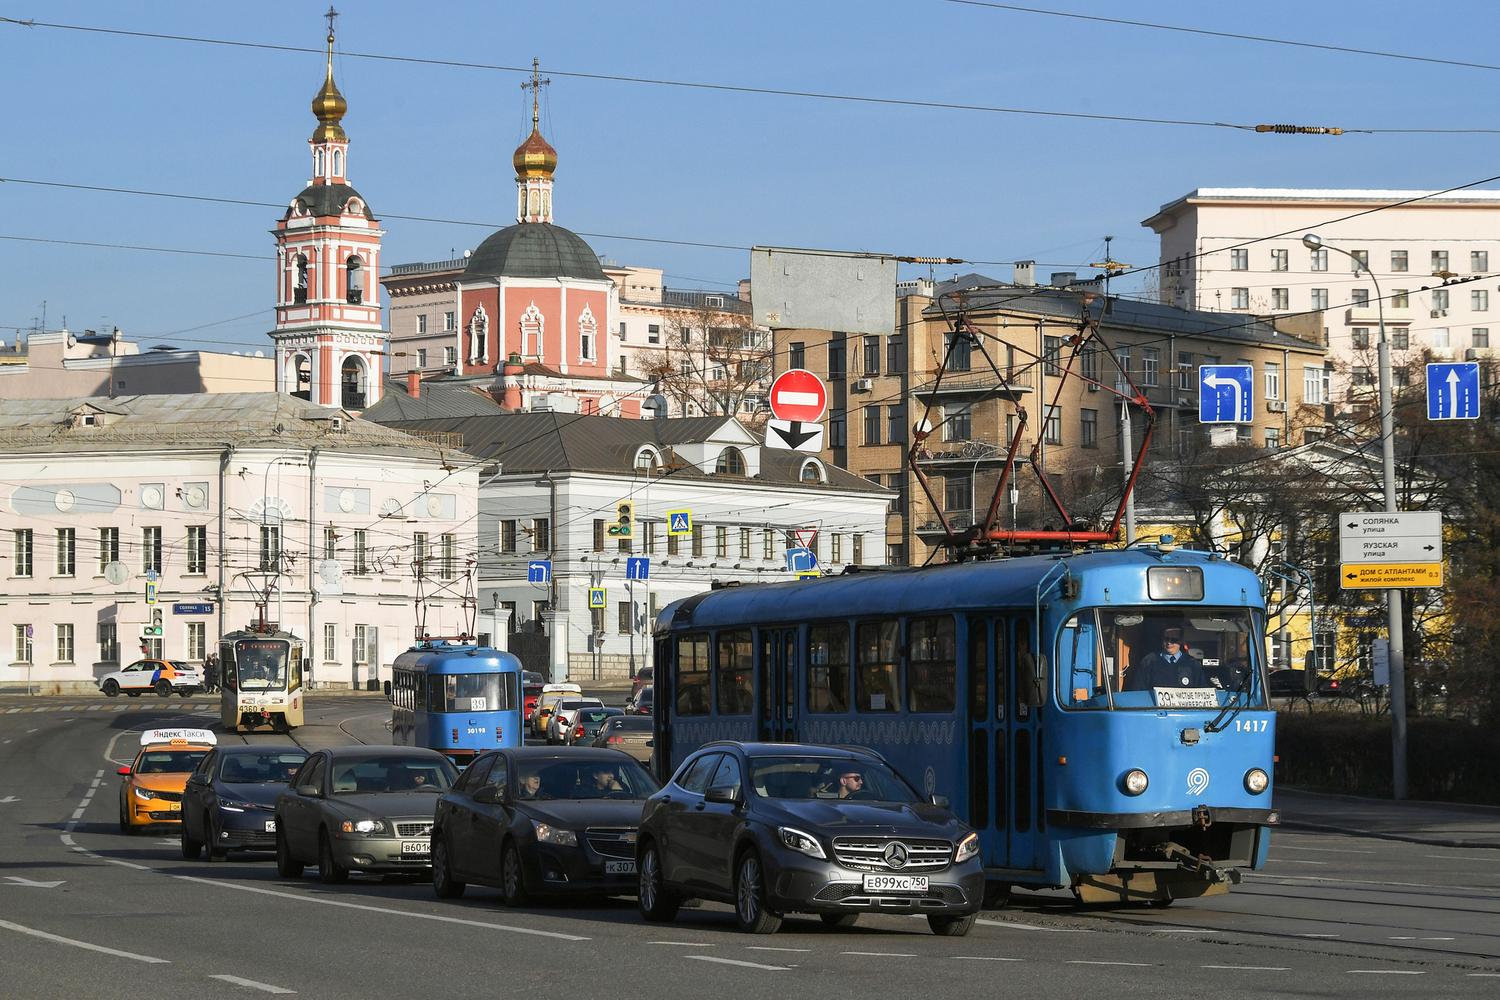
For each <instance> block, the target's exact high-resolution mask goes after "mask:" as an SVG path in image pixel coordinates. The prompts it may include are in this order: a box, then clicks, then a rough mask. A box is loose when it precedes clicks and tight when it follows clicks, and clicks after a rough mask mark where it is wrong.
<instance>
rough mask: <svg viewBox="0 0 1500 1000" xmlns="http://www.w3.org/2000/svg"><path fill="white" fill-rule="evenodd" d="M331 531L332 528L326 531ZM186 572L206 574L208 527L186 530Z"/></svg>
mask: <svg viewBox="0 0 1500 1000" xmlns="http://www.w3.org/2000/svg"><path fill="white" fill-rule="evenodd" d="M326 530H327V531H332V530H333V529H332V528H329V529H326ZM187 571H188V575H189V576H193V575H197V574H203V573H207V572H208V526H207V525H206V524H190V525H188V530H187Z"/></svg>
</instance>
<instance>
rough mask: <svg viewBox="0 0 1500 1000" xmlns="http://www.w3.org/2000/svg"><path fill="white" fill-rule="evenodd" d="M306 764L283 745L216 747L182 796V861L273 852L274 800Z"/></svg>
mask: <svg viewBox="0 0 1500 1000" xmlns="http://www.w3.org/2000/svg"><path fill="white" fill-rule="evenodd" d="M306 759H307V751H306V750H303V749H302V748H301V747H298V746H293V745H292V744H290V743H287V744H266V743H259V744H255V745H253V746H231V747H225V746H221V747H215V748H214V750H213V751H212V752H211V753H210V754H209V755H208V756H207V757H204V758H203V761H202V762H201V763H200V764H199V765H198V768H197V770H195V771H194V772H193V773H192V776H191V777H189V778H188V783H187V789H186V790H185V791H184V792H183V795H182V834H181V835H182V856H183V857H184V858H187V859H189V860H193V859H196V858H199V857H206V858H207V859H208V860H209V861H217V860H219V859H220V858H222V857H224V856H225V855H226V854H227V853H229V852H230V851H233V850H249V851H270V850H274V849H275V847H276V796H278V795H279V794H281V793H282V792H284V791H286V786H287V782H288V781H289V780H290V779H291V776H292V775H293V774H294V773H296V771H297V768H299V767H301V766H302V762H303V761H304V760H306Z"/></svg>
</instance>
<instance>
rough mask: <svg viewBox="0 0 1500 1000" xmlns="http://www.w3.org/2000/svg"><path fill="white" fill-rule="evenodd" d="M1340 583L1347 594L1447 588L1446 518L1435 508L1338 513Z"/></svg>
mask: <svg viewBox="0 0 1500 1000" xmlns="http://www.w3.org/2000/svg"><path fill="white" fill-rule="evenodd" d="M1339 562H1340V564H1341V565H1340V567H1339V583H1340V584H1341V585H1342V586H1343V587H1344V588H1345V589H1346V590H1366V589H1372V588H1382V587H1441V586H1442V585H1443V515H1442V514H1441V513H1439V512H1437V511H1430V510H1403V511H1349V512H1346V513H1344V514H1341V515H1339Z"/></svg>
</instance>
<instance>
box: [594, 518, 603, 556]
mask: <svg viewBox="0 0 1500 1000" xmlns="http://www.w3.org/2000/svg"><path fill="white" fill-rule="evenodd" d="M594 551H595V552H603V551H604V518H602V517H596V518H594Z"/></svg>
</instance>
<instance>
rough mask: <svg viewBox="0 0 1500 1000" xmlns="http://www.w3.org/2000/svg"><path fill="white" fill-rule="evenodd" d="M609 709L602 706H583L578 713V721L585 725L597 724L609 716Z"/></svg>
mask: <svg viewBox="0 0 1500 1000" xmlns="http://www.w3.org/2000/svg"><path fill="white" fill-rule="evenodd" d="M610 714H611V713H610V711H609V710H608V709H604V708H585V709H584V710H583V711H581V712H579V713H578V721H579V722H582V723H583V724H585V725H589V726H597V725H598V724H599V723H601V722H603V721H604V720H605V719H607V718H609V717H610Z"/></svg>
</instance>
